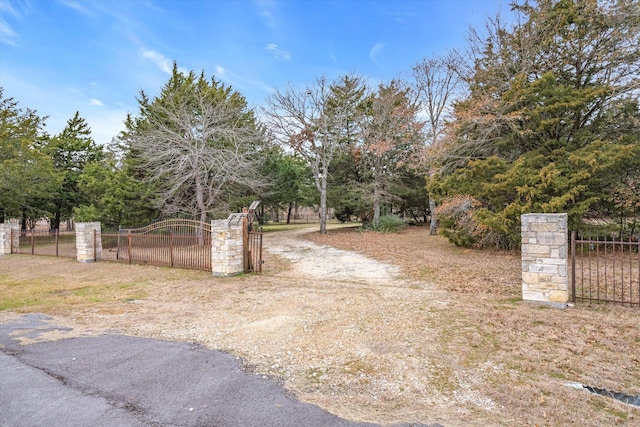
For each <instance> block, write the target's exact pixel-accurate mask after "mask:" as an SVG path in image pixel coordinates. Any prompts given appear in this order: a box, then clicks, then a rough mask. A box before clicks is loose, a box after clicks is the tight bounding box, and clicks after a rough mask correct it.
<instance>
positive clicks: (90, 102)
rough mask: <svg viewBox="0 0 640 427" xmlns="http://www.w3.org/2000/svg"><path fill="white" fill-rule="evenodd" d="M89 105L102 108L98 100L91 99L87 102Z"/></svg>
mask: <svg viewBox="0 0 640 427" xmlns="http://www.w3.org/2000/svg"><path fill="white" fill-rule="evenodd" d="M89 104H91V105H94V106H96V107H102V105H103V104H102V101H100V100H99V99H92V100H91V101H89Z"/></svg>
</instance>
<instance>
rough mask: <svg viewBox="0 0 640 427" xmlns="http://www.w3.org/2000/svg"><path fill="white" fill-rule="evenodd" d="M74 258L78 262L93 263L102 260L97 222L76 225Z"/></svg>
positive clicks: (98, 224) (99, 229)
mask: <svg viewBox="0 0 640 427" xmlns="http://www.w3.org/2000/svg"><path fill="white" fill-rule="evenodd" d="M76 256H77V259H78V262H93V261H97V260H99V259H101V258H102V238H101V228H100V223H99V222H78V223H76Z"/></svg>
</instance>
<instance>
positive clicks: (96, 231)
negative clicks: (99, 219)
mask: <svg viewBox="0 0 640 427" xmlns="http://www.w3.org/2000/svg"><path fill="white" fill-rule="evenodd" d="M97 247H98V230H96V229H95V228H94V229H93V262H96V261H98V255H97V253H96V252H97Z"/></svg>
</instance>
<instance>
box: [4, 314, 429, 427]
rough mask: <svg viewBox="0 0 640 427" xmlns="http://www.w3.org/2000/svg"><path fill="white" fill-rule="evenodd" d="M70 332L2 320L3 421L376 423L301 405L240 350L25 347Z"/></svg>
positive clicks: (32, 318)
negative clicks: (245, 360)
mask: <svg viewBox="0 0 640 427" xmlns="http://www.w3.org/2000/svg"><path fill="white" fill-rule="evenodd" d="M64 330H65V328H61V327H59V326H56V325H55V324H53V323H51V321H50V319H49V318H48V317H47V316H44V315H38V314H29V315H24V316H22V317H20V318H18V319H16V320H14V321H11V322H9V323H4V324H0V425H2V426H5V427H9V426H20V427H25V426H46V427H54V426H67V427H73V426H83V427H84V426H216V427H225V426H234V427H242V426H247V427H253V426H265V427H269V426H274V427H275V426H278V427H286V426H296V427H298V426H323V427H324V426H326V427H329V426H345V427H346V426H349V427H360V426H374V425H375V424H367V423H356V422H351V421H348V420H344V419H341V418H339V417H337V416H335V415H333V414H330V413H328V412H326V411H324V410H322V409H321V408H320V407H318V406H315V405H311V404H308V403H303V402H300V401H298V400H296V399H295V398H294V397H293V396H291V395H290V394H289V393H287V391H286V390H285V389H284V388H283V387H282V384H280V383H279V382H278V381H277V380H275V379H271V378H266V377H263V376H260V375H257V374H255V373H252V372H251V370H250V368H247V367H246V366H243V364H242V361H241V360H239V359H238V358H236V357H234V356H233V355H230V354H227V353H223V352H220V351H214V350H209V349H205V348H203V347H200V346H197V345H191V344H188V343H177V342H167V341H159V340H152V339H145V338H135V337H129V336H124V335H117V334H110V335H101V336H97V337H78V338H66V339H60V340H56V341H43V342H34V343H31V344H21V340H22V339H29V338H31V339H35V338H37V337H38V336H39V335H40V334H42V333H44V332H52V331H53V332H55V331H64ZM409 425H411V424H403V426H409ZM415 426H417V425H415ZM421 426H424V425H421ZM436 426H438V425H433V426H431V427H436Z"/></svg>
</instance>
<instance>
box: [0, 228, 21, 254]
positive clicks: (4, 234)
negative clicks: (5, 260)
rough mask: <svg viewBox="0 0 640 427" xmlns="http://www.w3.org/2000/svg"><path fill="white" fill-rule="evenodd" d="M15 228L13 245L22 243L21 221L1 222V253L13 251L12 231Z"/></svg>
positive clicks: (15, 246)
mask: <svg viewBox="0 0 640 427" xmlns="http://www.w3.org/2000/svg"><path fill="white" fill-rule="evenodd" d="M12 230H13V247H14V248H17V247H18V245H20V223H19V222H3V223H2V224H0V255H9V254H10V253H11V246H12V245H11V231H12Z"/></svg>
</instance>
